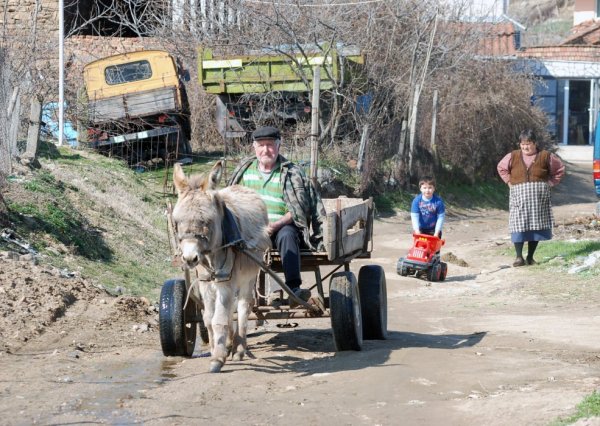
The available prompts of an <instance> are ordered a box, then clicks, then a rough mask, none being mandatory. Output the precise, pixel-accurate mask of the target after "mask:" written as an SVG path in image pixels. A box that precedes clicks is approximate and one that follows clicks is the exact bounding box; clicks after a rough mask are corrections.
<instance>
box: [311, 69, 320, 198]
mask: <svg viewBox="0 0 600 426" xmlns="http://www.w3.org/2000/svg"><path fill="white" fill-rule="evenodd" d="M320 87H321V67H320V66H319V65H316V66H315V68H314V72H313V91H312V105H311V108H312V114H311V126H310V179H311V180H312V183H313V185H315V187H316V186H317V167H318V163H319V98H320Z"/></svg>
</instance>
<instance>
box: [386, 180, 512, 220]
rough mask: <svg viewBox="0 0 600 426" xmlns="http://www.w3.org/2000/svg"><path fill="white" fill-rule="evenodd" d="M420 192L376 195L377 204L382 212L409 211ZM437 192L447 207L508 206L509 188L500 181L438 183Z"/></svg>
mask: <svg viewBox="0 0 600 426" xmlns="http://www.w3.org/2000/svg"><path fill="white" fill-rule="evenodd" d="M418 193H419V190H418V189H417V188H415V189H414V190H413V191H401V190H398V191H390V192H386V193H385V194H382V195H379V196H377V197H375V205H376V206H377V209H378V210H379V211H380V212H381V213H391V212H393V211H394V210H403V211H409V210H410V205H411V202H412V200H413V198H414V197H415V196H416V195H417V194H418ZM436 193H437V194H438V195H439V196H440V197H442V199H443V200H444V203H445V205H446V209H449V210H452V209H457V210H459V209H460V210H463V209H472V210H479V209H501V210H506V209H507V208H508V189H507V186H506V185H503V184H500V183H499V182H495V181H494V182H482V183H479V184H477V185H467V184H453V183H438V186H437V187H436Z"/></svg>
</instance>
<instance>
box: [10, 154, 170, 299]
mask: <svg viewBox="0 0 600 426" xmlns="http://www.w3.org/2000/svg"><path fill="white" fill-rule="evenodd" d="M39 160H40V163H41V167H40V168H37V169H31V168H30V167H26V166H22V165H18V164H16V165H15V167H16V169H15V171H14V173H13V174H12V175H11V176H9V179H8V180H9V185H7V187H6V188H5V192H4V198H5V199H6V203H7V205H8V207H9V211H10V213H9V216H8V218H7V220H6V218H5V220H4V221H3V222H7V223H5V224H4V226H5V229H6V231H5V232H4V233H5V234H7V236H6V237H5V238H3V239H0V250H10V251H18V252H19V253H21V254H29V255H31V254H32V253H33V254H36V256H35V257H36V258H37V259H38V261H39V262H40V263H43V264H47V265H51V266H53V267H56V268H58V269H60V270H62V271H64V272H63V273H64V274H65V275H76V276H86V277H93V278H94V281H95V283H96V284H97V285H99V286H102V287H104V288H106V289H107V290H108V291H110V292H113V293H122V294H130V295H145V296H148V297H152V298H153V299H155V298H156V297H157V295H158V290H159V288H160V286H161V284H162V282H163V281H164V279H166V278H168V277H171V276H173V275H174V274H176V273H177V271H176V270H174V269H173V268H172V267H171V257H170V248H169V244H168V239H167V233H166V216H165V207H166V202H167V201H168V200H169V195H170V194H169V193H168V191H169V188H168V185H165V184H164V171H162V172H151V173H143V174H139V173H136V172H135V171H134V170H131V169H130V168H128V167H127V166H126V165H125V164H124V163H122V162H120V161H118V160H115V159H110V158H106V157H103V156H101V155H97V154H95V153H93V152H89V151H84V150H81V151H79V150H78V151H75V150H71V149H70V148H61V149H57V148H56V147H55V146H54V145H52V144H47V145H46V144H44V145H43V146H42V152H41V154H40V158H39ZM7 240H8V241H7Z"/></svg>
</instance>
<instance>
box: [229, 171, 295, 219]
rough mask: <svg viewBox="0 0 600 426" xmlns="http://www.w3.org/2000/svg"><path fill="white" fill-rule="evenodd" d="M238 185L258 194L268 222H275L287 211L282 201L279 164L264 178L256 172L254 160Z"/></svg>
mask: <svg viewBox="0 0 600 426" xmlns="http://www.w3.org/2000/svg"><path fill="white" fill-rule="evenodd" d="M240 184H241V185H243V186H246V187H248V188H251V189H253V190H255V191H256V192H258V194H259V195H260V196H261V198H262V199H263V201H264V202H265V204H266V205H267V212H268V214H269V222H275V221H277V220H279V219H281V218H282V217H283V215H285V214H286V213H287V211H288V209H287V206H286V205H285V202H284V201H283V188H282V186H281V166H280V165H279V162H278V163H277V165H276V166H275V169H273V171H272V172H271V174H270V175H269V176H268V177H267V178H265V177H264V176H263V174H262V173H261V172H260V170H258V160H254V161H253V162H252V164H251V165H250V166H249V167H248V168H247V169H246V171H245V172H244V175H243V176H242V180H241V181H240Z"/></svg>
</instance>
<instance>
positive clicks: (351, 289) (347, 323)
mask: <svg viewBox="0 0 600 426" xmlns="http://www.w3.org/2000/svg"><path fill="white" fill-rule="evenodd" d="M329 309H330V311H331V328H332V329H333V341H334V344H335V349H336V351H349V350H354V351H360V350H361V349H362V342H363V330H362V319H361V312H360V311H361V309H360V294H359V291H358V284H357V282H356V277H355V276H354V274H353V273H352V272H336V273H335V274H333V276H332V277H331V282H330V284H329Z"/></svg>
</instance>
